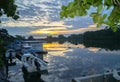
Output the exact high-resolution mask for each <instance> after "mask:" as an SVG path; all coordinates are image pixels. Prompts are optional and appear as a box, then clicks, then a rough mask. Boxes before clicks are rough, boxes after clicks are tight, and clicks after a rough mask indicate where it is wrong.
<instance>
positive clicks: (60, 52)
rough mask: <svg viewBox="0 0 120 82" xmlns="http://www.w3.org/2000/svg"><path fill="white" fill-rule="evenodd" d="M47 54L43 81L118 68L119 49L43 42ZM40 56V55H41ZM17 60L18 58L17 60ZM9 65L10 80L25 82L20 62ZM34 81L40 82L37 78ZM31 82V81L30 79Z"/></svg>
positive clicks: (68, 80)
mask: <svg viewBox="0 0 120 82" xmlns="http://www.w3.org/2000/svg"><path fill="white" fill-rule="evenodd" d="M43 48H44V50H47V51H48V54H46V55H43V59H44V60H45V61H47V62H48V74H44V75H42V76H41V79H43V80H44V81H45V82H71V80H72V79H73V78H75V77H81V76H87V75H92V74H99V73H104V72H105V71H107V70H112V69H119V68H120V51H119V50H118V51H115V50H114V51H110V50H108V49H107V50H105V49H101V48H95V47H88V48H86V47H85V46H84V45H82V44H78V45H74V44H71V43H67V42H66V43H63V44H59V43H44V44H43ZM41 56H42V55H41ZM17 61H18V60H17ZM18 64H20V65H18V66H17V67H10V71H9V73H10V74H9V75H10V80H11V82H27V81H25V80H24V78H23V74H22V73H21V69H20V67H21V63H20V62H18ZM35 80H36V78H35V79H34V82H41V81H39V80H38V79H37V80H36V81H35ZM31 82H33V81H32V80H31Z"/></svg>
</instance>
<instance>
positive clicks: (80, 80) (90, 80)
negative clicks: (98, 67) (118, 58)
mask: <svg viewBox="0 0 120 82" xmlns="http://www.w3.org/2000/svg"><path fill="white" fill-rule="evenodd" d="M119 72H120V71H119ZM72 82H120V80H116V79H115V78H114V77H113V73H112V72H110V73H104V74H95V75H89V76H84V77H77V78H74V79H72Z"/></svg>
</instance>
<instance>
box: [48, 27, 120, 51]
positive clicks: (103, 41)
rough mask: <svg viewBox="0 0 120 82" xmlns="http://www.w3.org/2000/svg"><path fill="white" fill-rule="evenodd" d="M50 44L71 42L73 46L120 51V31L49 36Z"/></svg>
mask: <svg viewBox="0 0 120 82" xmlns="http://www.w3.org/2000/svg"><path fill="white" fill-rule="evenodd" d="M46 41H48V42H59V43H64V42H71V43H72V44H84V45H85V46H86V47H99V48H104V49H106V50H119V49H120V46H119V45H120V29H118V30H117V32H113V31H112V30H111V29H108V28H107V29H103V30H98V31H88V32H85V33H83V34H72V35H70V36H68V37H66V36H64V35H59V36H58V37H52V36H48V37H47V38H46Z"/></svg>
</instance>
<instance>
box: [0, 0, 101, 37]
mask: <svg viewBox="0 0 120 82" xmlns="http://www.w3.org/2000/svg"><path fill="white" fill-rule="evenodd" d="M70 1H72V0H16V4H17V5H18V11H19V15H20V18H19V19H18V20H17V21H14V20H13V19H11V18H6V17H5V16H3V17H2V20H3V21H2V24H1V26H0V27H3V28H6V29H7V30H8V32H9V34H11V35H22V36H30V35H33V36H35V37H45V36H48V35H59V34H64V35H69V34H78V33H84V32H85V31H88V30H97V29H101V28H96V25H94V24H93V21H92V19H91V18H90V17H89V16H84V17H75V18H73V19H71V18H67V19H60V16H59V12H60V10H61V6H62V5H67V4H68V3H69V2H70Z"/></svg>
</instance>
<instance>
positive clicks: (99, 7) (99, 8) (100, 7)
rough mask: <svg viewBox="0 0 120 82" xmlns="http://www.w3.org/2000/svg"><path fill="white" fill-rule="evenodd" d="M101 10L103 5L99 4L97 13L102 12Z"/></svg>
mask: <svg viewBox="0 0 120 82" xmlns="http://www.w3.org/2000/svg"><path fill="white" fill-rule="evenodd" d="M102 8H103V5H102V4H100V5H99V6H98V9H97V12H98V13H100V12H101V10H102Z"/></svg>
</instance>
